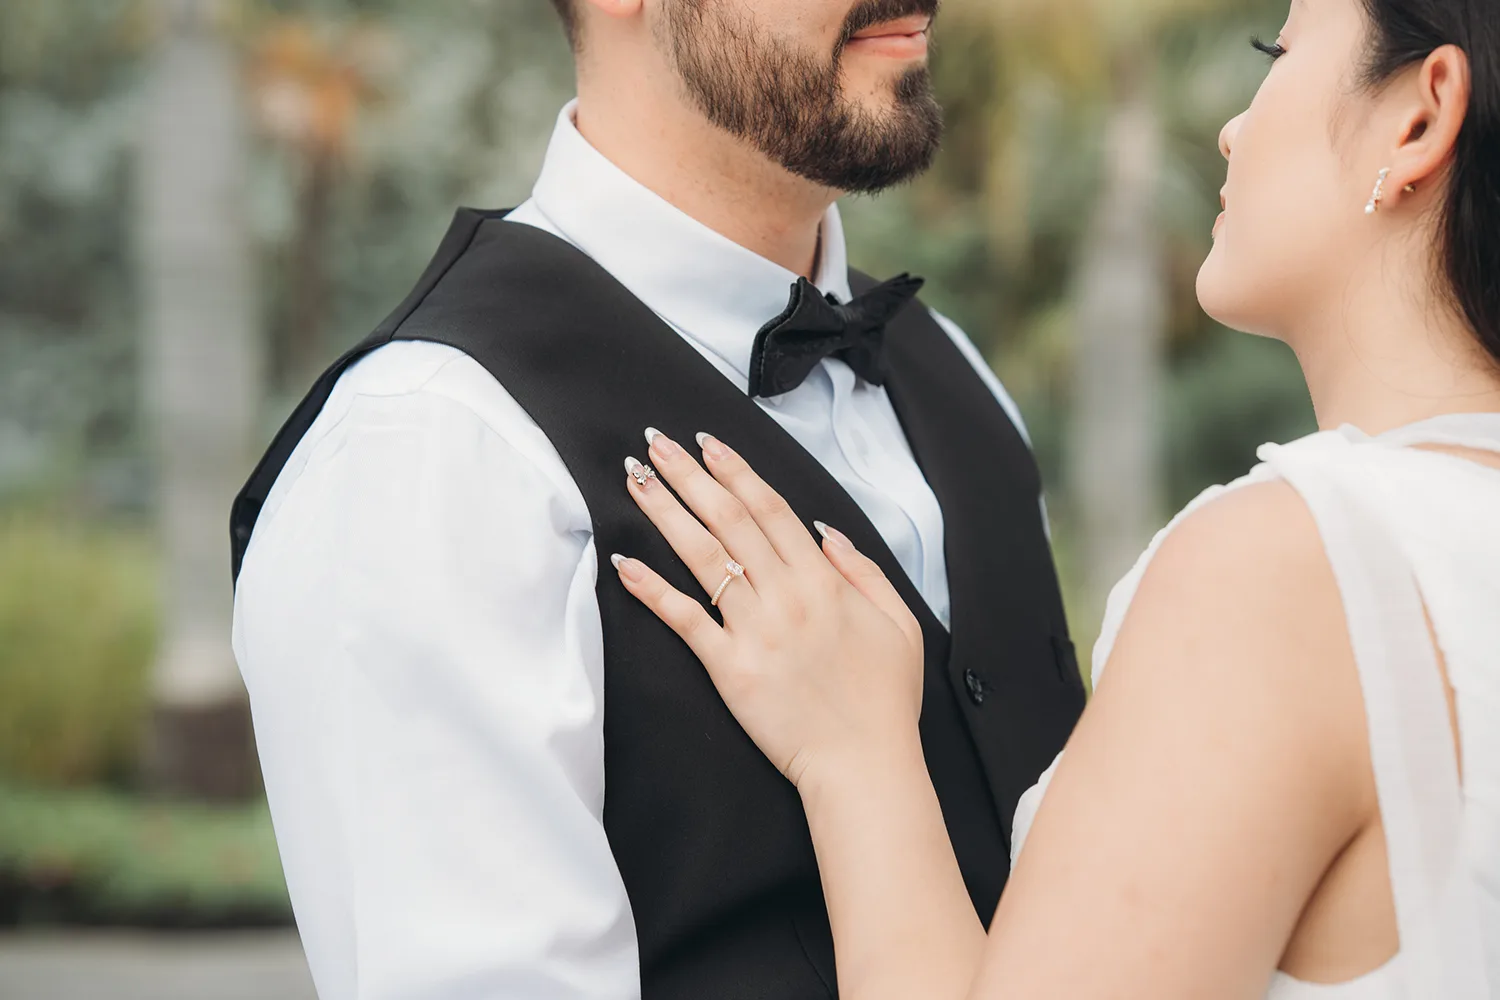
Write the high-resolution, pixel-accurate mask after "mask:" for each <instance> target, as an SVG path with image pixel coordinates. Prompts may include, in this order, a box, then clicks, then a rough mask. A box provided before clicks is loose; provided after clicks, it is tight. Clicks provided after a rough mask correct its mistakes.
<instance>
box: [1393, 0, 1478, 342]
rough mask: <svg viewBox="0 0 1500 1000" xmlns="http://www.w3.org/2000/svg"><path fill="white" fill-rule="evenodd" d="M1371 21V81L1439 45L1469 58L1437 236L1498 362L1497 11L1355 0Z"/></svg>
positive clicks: (1420, 0)
mask: <svg viewBox="0 0 1500 1000" xmlns="http://www.w3.org/2000/svg"><path fill="white" fill-rule="evenodd" d="M1363 3H1364V6H1365V10H1366V12H1367V13H1368V15H1369V18H1370V23H1371V25H1372V40H1371V46H1370V56H1369V64H1368V66H1367V67H1366V71H1365V82H1366V83H1368V84H1370V85H1372V86H1378V85H1380V84H1382V83H1385V82H1386V81H1387V80H1389V79H1390V78H1391V77H1393V76H1395V75H1396V74H1397V73H1399V72H1400V71H1401V70H1403V69H1405V68H1407V67H1408V66H1411V65H1413V64H1415V63H1420V62H1422V61H1423V60H1425V59H1426V58H1427V57H1428V56H1429V55H1431V54H1432V53H1433V51H1435V50H1436V49H1439V48H1441V47H1442V46H1444V45H1456V46H1458V47H1459V48H1460V49H1462V50H1463V51H1464V53H1465V54H1466V55H1468V57H1469V73H1470V80H1471V93H1470V97H1469V110H1468V116H1467V117H1466V118H1465V119H1464V124H1463V129H1462V131H1461V132H1460V133H1459V136H1458V142H1457V144H1456V145H1455V146H1454V150H1453V169H1452V174H1451V177H1450V181H1449V183H1450V185H1451V186H1450V189H1449V192H1448V201H1447V204H1446V205H1445V206H1444V207H1443V215H1442V221H1441V223H1440V226H1439V233H1438V239H1439V241H1440V243H1439V246H1440V248H1441V251H1442V262H1443V268H1444V272H1445V274H1446V277H1447V280H1448V284H1449V285H1451V286H1452V293H1453V296H1454V298H1455V299H1456V301H1457V304H1458V306H1459V308H1460V309H1462V310H1463V313H1464V315H1465V316H1466V317H1467V318H1468V321H1469V325H1470V326H1472V327H1473V328H1474V332H1475V333H1476V334H1478V336H1479V342H1480V343H1481V344H1482V345H1483V346H1484V348H1485V350H1486V351H1488V352H1489V354H1490V355H1491V356H1492V357H1493V358H1494V359H1495V361H1496V362H1497V363H1500V10H1497V9H1496V6H1495V0H1363Z"/></svg>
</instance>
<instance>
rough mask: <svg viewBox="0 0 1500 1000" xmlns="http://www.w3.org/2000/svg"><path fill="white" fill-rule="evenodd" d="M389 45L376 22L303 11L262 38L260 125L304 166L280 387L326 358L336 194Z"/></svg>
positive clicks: (258, 54)
mask: <svg viewBox="0 0 1500 1000" xmlns="http://www.w3.org/2000/svg"><path fill="white" fill-rule="evenodd" d="M389 51H390V46H389V44H388V42H387V39H386V38H385V36H384V34H383V32H381V31H380V30H379V29H378V28H377V27H375V26H374V25H373V24H372V23H369V22H365V23H363V24H360V25H358V26H357V27H355V28H353V29H349V30H341V26H339V25H336V24H331V23H327V22H322V23H314V22H313V21H311V20H310V19H308V18H307V17H305V16H298V15H284V16H281V17H277V18H275V19H273V20H272V21H271V22H270V24H269V25H268V26H267V27H266V28H265V29H264V30H263V32H262V35H261V37H260V39H259V41H258V43H257V44H256V46H255V52H254V55H253V58H252V63H251V80H252V93H253V100H254V104H255V107H256V110H257V112H258V117H259V121H260V125H261V128H262V130H263V131H264V132H265V133H266V134H267V135H268V136H270V137H271V138H272V140H273V141H275V142H277V143H279V144H281V145H282V146H283V147H285V148H286V149H287V150H288V151H290V153H291V155H292V156H293V158H294V160H295V161H296V163H297V165H298V167H300V170H301V174H302V176H301V178H300V180H299V181H298V186H299V191H298V194H297V213H296V214H297V227H296V234H295V236H294V237H293V239H292V245H291V247H290V250H289V253H288V254H287V255H286V258H285V268H286V273H285V279H284V280H285V283H286V284H285V303H284V309H285V316H284V317H283V318H282V320H281V321H280V322H279V323H276V324H275V325H274V326H273V327H272V331H273V335H272V337H271V338H270V340H271V342H270V344H269V347H270V359H269V361H270V364H269V368H270V372H269V374H270V378H271V382H272V384H273V385H275V386H277V387H278V388H280V389H284V390H296V389H300V388H304V387H306V386H307V385H309V384H310V383H311V382H312V381H313V379H314V378H316V377H317V374H318V373H319V372H320V371H321V370H322V368H323V366H324V364H325V361H326V355H327V354H328V348H327V346H326V344H325V339H326V335H327V331H326V329H325V328H326V326H327V323H328V320H329V316H330V312H331V306H332V302H331V299H330V295H331V289H330V287H329V277H328V275H329V270H330V264H331V261H330V259H329V256H330V255H329V244H328V240H329V234H330V230H331V228H332V226H333V223H334V195H335V192H336V187H337V184H338V181H339V177H340V170H341V168H342V167H343V166H344V164H345V160H346V157H347V156H348V154H349V146H350V141H351V137H352V134H353V130H354V126H355V116H356V113H357V111H358V108H359V105H360V104H361V103H362V102H364V101H366V100H369V99H370V98H372V97H374V96H376V91H375V88H374V87H373V85H372V82H371V79H372V75H373V74H372V70H374V69H375V68H376V67H377V65H378V63H379V62H381V61H382V56H383V55H385V54H386V53H388V52H389Z"/></svg>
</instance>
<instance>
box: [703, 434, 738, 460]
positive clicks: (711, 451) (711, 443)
mask: <svg viewBox="0 0 1500 1000" xmlns="http://www.w3.org/2000/svg"><path fill="white" fill-rule="evenodd" d="M698 447H700V448H702V449H703V454H705V455H707V456H708V457H709V458H728V457H729V456H730V455H731V454H733V453H732V452H731V451H730V450H729V447H728V446H727V445H726V444H724V442H723V441H720V440H719V439H718V438H716V437H714V436H713V435H712V434H705V433H704V432H702V431H699V432H698Z"/></svg>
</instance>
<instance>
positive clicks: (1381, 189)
mask: <svg viewBox="0 0 1500 1000" xmlns="http://www.w3.org/2000/svg"><path fill="white" fill-rule="evenodd" d="M1390 175H1391V168H1390V167H1381V168H1380V179H1379V180H1377V181H1376V182H1375V193H1374V194H1372V195H1371V196H1370V201H1369V203H1368V204H1367V205H1365V214H1366V215H1374V214H1375V213H1376V212H1378V211H1380V203H1381V202H1382V201H1384V200H1385V179H1386V178H1387V177H1389V176H1390Z"/></svg>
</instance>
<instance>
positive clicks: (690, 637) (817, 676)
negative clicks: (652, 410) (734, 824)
mask: <svg viewBox="0 0 1500 1000" xmlns="http://www.w3.org/2000/svg"><path fill="white" fill-rule="evenodd" d="M647 441H648V442H649V445H650V451H649V455H650V458H651V461H652V462H653V463H654V464H655V466H656V468H657V470H659V472H660V475H661V479H664V480H665V481H666V483H667V484H670V486H671V487H672V489H671V490H668V489H666V488H665V486H663V485H662V482H661V480H658V479H657V478H655V476H654V475H652V474H651V473H650V470H649V469H646V468H645V467H643V466H641V464H640V463H639V462H637V461H636V460H634V459H630V460H628V461H627V462H626V471H627V484H628V489H629V490H630V494H631V496H632V497H634V498H635V501H636V503H637V504H639V505H640V508H641V510H643V511H644V512H645V513H646V516H647V517H649V518H650V519H651V521H652V523H653V524H655V525H656V527H657V528H658V529H659V530H660V531H661V533H662V534H663V535H664V536H665V537H666V539H667V541H668V542H669V543H670V544H671V546H672V548H673V549H674V550H675V551H676V552H677V554H678V555H679V556H681V557H682V559H683V561H684V562H686V563H687V565H688V567H689V569H691V570H692V572H693V575H694V576H695V577H697V579H698V582H699V584H700V585H702V587H703V588H704V590H705V592H706V593H707V594H708V595H714V594H715V593H716V592H719V591H720V589H721V587H722V593H721V594H720V598H719V602H718V608H719V611H720V612H721V613H722V615H723V618H724V624H723V626H722V627H721V626H720V625H719V624H718V623H717V622H715V621H714V619H713V618H712V616H710V615H709V613H708V611H707V610H706V609H705V608H704V602H703V601H702V600H700V599H699V598H698V597H690V596H688V595H686V594H683V593H681V592H680V591H677V590H675V589H674V588H672V587H671V586H670V585H669V584H668V583H667V582H666V581H665V580H664V579H662V578H661V577H660V576H659V575H658V574H657V573H655V572H654V571H652V570H651V568H650V567H648V566H646V565H645V564H644V563H642V562H640V561H639V560H636V559H626V558H624V557H622V556H618V555H617V556H614V557H613V562H614V565H615V568H616V569H617V570H618V571H619V573H620V579H621V580H622V581H623V582H624V584H625V587H626V589H628V590H629V591H630V592H631V593H632V594H634V595H635V596H636V597H638V598H639V599H640V600H641V601H642V602H643V603H644V604H645V605H646V606H647V607H649V608H650V609H651V610H652V611H654V612H655V613H656V615H657V616H658V617H659V618H661V620H662V621H664V622H665V623H666V624H667V625H668V626H670V627H671V628H672V630H673V631H674V632H676V633H677V634H678V635H679V636H681V637H682V638H683V640H684V641H685V642H686V643H687V644H688V645H689V646H690V647H691V648H692V650H693V652H694V653H695V654H697V656H698V658H699V659H700V660H702V661H703V664H704V666H705V667H707V668H708V673H709V676H710V677H711V678H712V679H713V682H714V685H715V686H716V687H717V688H718V689H719V693H720V694H721V695H722V696H723V698H724V701H725V703H726V704H727V705H728V706H729V709H730V711H732V712H733V713H734V716H735V718H736V719H738V720H739V723H740V725H741V726H743V727H744V729H745V731H746V732H747V733H749V734H750V736H751V738H752V739H754V740H755V742H756V745H757V746H759V747H760V749H761V751H762V752H763V753H765V755H766V756H767V757H768V758H770V760H771V762H772V763H773V764H775V765H776V767H778V768H779V769H780V770H781V772H782V773H783V774H784V775H786V776H787V778H789V779H790V780H791V781H792V782H793V783H794V784H796V785H797V786H798V787H799V788H800V789H803V790H804V791H805V790H806V787H807V785H808V784H809V777H810V776H816V775H817V774H820V773H822V772H823V771H824V770H826V769H838V768H840V767H841V766H842V765H843V764H855V765H860V764H868V763H870V762H871V761H872V758H880V757H882V755H884V757H885V758H890V757H891V756H892V754H897V755H903V756H906V757H910V755H911V754H912V753H915V754H920V752H921V748H920V743H919V740H918V737H917V720H918V717H919V716H920V714H921V709H922V631H921V628H920V627H919V626H918V624H917V621H916V619H915V618H914V617H913V616H912V614H911V612H910V610H908V609H907V607H906V605H905V604H904V603H903V602H902V600H901V598H900V597H899V596H898V595H897V593H896V591H895V588H893V587H892V586H891V584H890V581H888V580H887V579H886V578H885V576H884V574H882V573H881V571H880V569H879V567H878V566H876V565H875V563H874V562H872V561H871V560H869V559H867V558H865V557H864V556H863V555H861V554H860V553H859V552H858V551H856V550H855V548H854V546H853V544H852V543H851V542H850V541H849V540H848V538H846V537H845V536H844V535H843V534H842V533H840V532H839V531H837V530H836V529H833V528H830V527H827V526H826V525H822V524H819V526H818V527H819V531H821V532H822V534H823V536H824V540H823V545H822V548H821V549H820V548H819V546H818V544H817V543H816V542H815V541H814V540H813V537H812V535H811V534H810V533H809V532H808V530H807V528H806V527H804V526H803V524H802V522H801V521H800V520H799V519H798V517H797V515H796V514H795V513H793V512H792V510H791V509H790V508H789V507H788V506H787V503H786V501H785V500H783V499H782V497H781V496H780V495H779V494H778V493H776V492H775V491H774V490H772V489H771V488H770V487H769V486H767V485H766V483H765V482H764V481H763V480H762V479H761V478H760V477H759V476H758V475H756V474H755V471H754V470H753V469H751V468H750V466H749V465H748V464H747V463H746V462H745V461H744V459H742V458H741V457H740V456H739V455H738V454H736V453H735V452H734V451H732V450H731V449H730V448H728V447H727V446H726V445H724V444H723V443H722V442H720V441H718V440H716V439H714V438H712V437H709V436H707V435H699V438H698V441H699V444H700V445H701V446H702V448H703V457H704V465H705V466H706V467H707V469H708V472H705V471H704V468H703V467H702V466H699V464H698V463H697V462H696V461H695V460H694V459H693V458H692V456H690V455H689V454H688V453H687V452H686V451H685V450H684V449H683V448H682V447H681V446H680V445H678V444H677V443H676V442H674V441H672V440H671V439H670V438H668V437H666V436H665V435H664V434H661V433H659V432H657V431H654V430H648V431H647ZM710 473H711V474H712V475H710ZM673 490H675V491H676V493H677V496H680V497H681V498H682V502H679V501H678V499H677V496H673V494H672V491H673ZM684 503H685V504H686V505H687V509H685V508H684V506H683V504H684ZM690 511H691V512H690ZM695 515H696V516H695ZM731 562H732V563H734V564H738V566H742V567H744V573H743V575H742V576H737V575H736V574H735V573H734V566H732V565H731Z"/></svg>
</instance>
